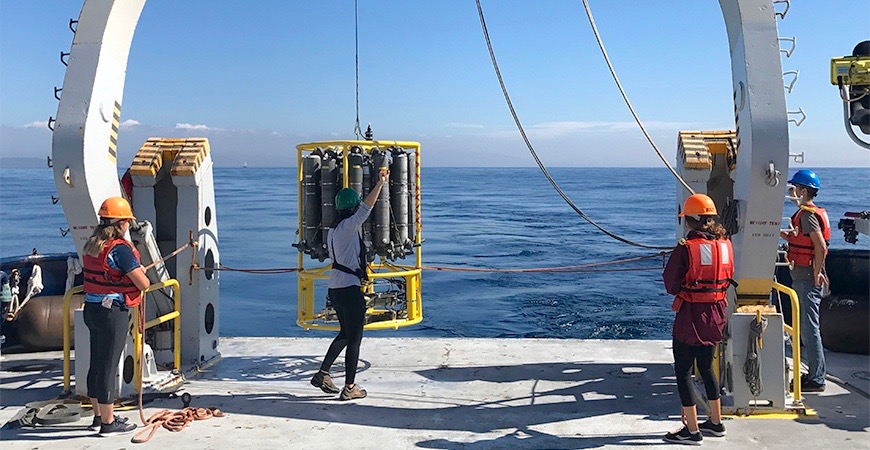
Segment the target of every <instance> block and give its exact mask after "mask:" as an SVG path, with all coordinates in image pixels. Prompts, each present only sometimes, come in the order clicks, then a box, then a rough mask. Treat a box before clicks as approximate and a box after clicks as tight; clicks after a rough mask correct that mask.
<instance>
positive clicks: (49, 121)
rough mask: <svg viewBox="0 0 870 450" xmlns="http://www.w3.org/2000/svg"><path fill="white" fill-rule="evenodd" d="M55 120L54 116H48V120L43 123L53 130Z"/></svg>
mask: <svg viewBox="0 0 870 450" xmlns="http://www.w3.org/2000/svg"><path fill="white" fill-rule="evenodd" d="M55 122H57V121H56V120H54V117H52V116H48V122H47V123H46V124H45V125H46V126H48V129H49V130H51V131H54V123H55Z"/></svg>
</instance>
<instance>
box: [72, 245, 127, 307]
mask: <svg viewBox="0 0 870 450" xmlns="http://www.w3.org/2000/svg"><path fill="white" fill-rule="evenodd" d="M116 245H126V246H127V247H129V248H130V250H133V256H135V257H136V261H141V259H140V258H139V251H138V250H136V247H134V246H133V244H131V243H129V242H127V241H126V240H124V239H115V240H114V241H109V242H106V243H105V244H103V249H102V250H101V251H100V254H99V256H91V255H87V254H86V255H84V256H82V273H83V275H84V279H85V282H84V286H83V287H82V289H84V291H85V293H87V294H123V295H124V303H126V304H127V306H129V307H131V308H133V307H136V306H139V302H140V301H141V300H142V299H141V295H142V291H140V290H139V288H138V287H136V285H135V284H133V281H131V280H130V278H129V277H127V276H126V275H124V274H123V273H121V271H120V270H118V269H115V268H113V267H112V266H111V265H109V252H111V251H112V249H113V248H115V246H116Z"/></svg>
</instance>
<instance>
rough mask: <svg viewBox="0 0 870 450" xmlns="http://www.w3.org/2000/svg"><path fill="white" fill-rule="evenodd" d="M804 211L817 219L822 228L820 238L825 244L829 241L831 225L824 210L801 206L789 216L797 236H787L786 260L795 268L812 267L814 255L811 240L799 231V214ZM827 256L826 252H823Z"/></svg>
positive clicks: (816, 207)
mask: <svg viewBox="0 0 870 450" xmlns="http://www.w3.org/2000/svg"><path fill="white" fill-rule="evenodd" d="M804 211H806V212H809V213H812V214H815V215H816V217H817V218H818V219H819V226H820V227H821V228H822V236H823V237H824V239H825V242H828V241H830V240H831V223H830V221H828V212H827V211H825V208H819V207H818V206H801V207H800V209H798V210H797V211H796V212H795V213H794V214H793V215H792V216H791V226H792V227H793V228H794V229H795V230H796V231H797V235H794V234H789V235H788V259H789V261H792V262H794V265H796V266H812V265H813V257H814V255H815V253H814V252H813V248H814V245H813V240H812V238H810V237H809V236H807V235H804V233H803V231H802V230H801V214H803V213H804ZM825 254H826V255H827V250H826V251H825Z"/></svg>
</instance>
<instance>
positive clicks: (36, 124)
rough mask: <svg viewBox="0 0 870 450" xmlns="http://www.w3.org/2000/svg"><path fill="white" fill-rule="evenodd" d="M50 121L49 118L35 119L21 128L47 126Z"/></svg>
mask: <svg viewBox="0 0 870 450" xmlns="http://www.w3.org/2000/svg"><path fill="white" fill-rule="evenodd" d="M47 127H48V121H47V120H34V121H33V122H30V123H28V124H26V125H22V126H21V128H47Z"/></svg>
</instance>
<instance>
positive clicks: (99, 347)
mask: <svg viewBox="0 0 870 450" xmlns="http://www.w3.org/2000/svg"><path fill="white" fill-rule="evenodd" d="M129 324H130V313H129V311H127V310H121V308H119V307H118V306H112V308H111V309H108V308H104V307H103V305H101V304H99V303H93V302H85V325H87V326H88V332H89V333H90V336H91V361H90V367H89V368H88V397H90V398H96V399H97V401H98V402H99V403H101V404H103V405H108V404H109V403H114V402H115V378H116V377H117V376H118V363H119V361H120V359H121V353H122V352H123V351H124V345H125V344H126V342H127V332H128V331H129Z"/></svg>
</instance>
